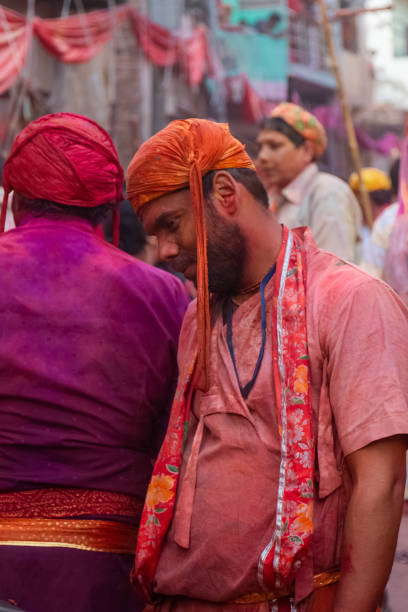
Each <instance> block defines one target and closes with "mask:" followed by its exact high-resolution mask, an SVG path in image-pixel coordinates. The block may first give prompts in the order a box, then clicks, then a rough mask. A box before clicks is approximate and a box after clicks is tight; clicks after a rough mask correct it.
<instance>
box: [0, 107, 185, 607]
mask: <svg viewBox="0 0 408 612" xmlns="http://www.w3.org/2000/svg"><path fill="white" fill-rule="evenodd" d="M3 186H4V189H5V193H6V197H5V199H4V202H3V209H2V213H3V214H2V221H3V222H4V219H5V212H6V210H7V196H8V194H9V192H11V191H13V204H12V208H13V212H14V217H15V221H16V225H17V228H16V229H14V230H11V231H9V232H6V233H4V234H2V235H1V236H0V269H1V282H2V291H1V292H0V311H1V343H0V575H1V579H0V600H10V601H12V602H16V604H17V605H19V606H21V608H22V609H24V610H29V611H30V612H55V611H56V610H58V612H67V611H68V610H70V611H73V610H75V612H112V611H113V610H120V611H121V612H130V611H132V612H135V611H137V610H141V608H142V602H141V600H140V599H139V598H138V597H137V595H136V594H135V592H134V589H133V588H132V587H131V585H130V582H129V572H130V569H131V566H132V563H133V554H132V552H133V549H134V546H135V544H136V535H137V527H138V524H139V521H140V516H141V510H142V506H143V498H144V495H145V492H146V488H147V484H148V481H149V478H150V475H151V471H152V465H153V461H154V458H155V456H156V454H157V451H158V449H159V447H160V443H161V440H162V437H163V435H164V432H165V428H166V425H167V420H168V413H169V409H170V405H171V402H172V398H173V392H174V390H175V384H176V379H177V365H176V348H177V341H178V334H179V329H180V327H181V320H182V317H183V315H184V310H185V308H186V305H187V298H186V296H185V293H184V289H183V287H182V285H181V283H180V282H179V281H178V280H177V279H176V278H174V277H172V276H170V275H168V274H166V273H164V272H161V271H160V270H156V269H154V268H152V267H150V266H148V265H147V264H144V263H142V262H139V261H137V260H136V259H134V258H133V257H130V256H129V255H127V254H125V253H123V252H122V251H119V249H117V248H114V247H113V246H111V245H109V244H108V243H107V242H106V241H104V240H103V239H101V238H100V237H99V236H98V234H97V231H96V229H97V226H98V224H99V223H100V222H101V221H102V219H103V218H104V217H105V216H106V214H108V213H109V212H111V211H112V209H113V210H115V203H117V202H119V201H120V200H122V199H123V194H122V189H123V170H122V168H121V166H120V164H119V160H118V157H117V153H116V150H115V147H114V145H113V142H112V140H111V139H110V137H109V135H108V134H107V133H106V132H105V130H103V129H102V128H101V127H99V126H98V125H97V124H96V123H94V122H93V121H91V120H89V119H87V118H86V117H81V116H78V115H70V114H66V113H61V114H56V115H48V116H46V117H42V118H40V119H38V120H37V121H34V122H32V123H31V124H29V125H28V126H27V127H26V128H25V129H24V130H23V131H22V132H21V134H19V135H18V136H17V138H16V140H15V142H14V144H13V147H12V150H11V153H10V156H9V157H8V159H7V162H6V164H5V167H4V171H3ZM3 227H4V225H3ZM115 237H116V239H117V238H118V236H117V234H116V236H115Z"/></svg>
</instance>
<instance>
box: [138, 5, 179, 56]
mask: <svg viewBox="0 0 408 612" xmlns="http://www.w3.org/2000/svg"><path fill="white" fill-rule="evenodd" d="M130 17H131V23H132V27H133V32H134V34H135V37H136V39H137V42H138V43H139V45H140V46H141V47H142V48H143V51H144V53H145V55H146V57H147V58H148V59H149V60H150V61H151V62H153V64H156V66H172V65H173V64H174V63H175V62H176V60H177V53H178V44H179V43H178V38H177V37H176V36H175V35H174V34H172V32H170V30H167V29H166V28H163V27H162V26H159V25H157V24H156V23H153V22H152V21H149V20H148V19H146V18H145V17H142V16H141V15H139V13H137V12H136V11H132V12H131V13H130Z"/></svg>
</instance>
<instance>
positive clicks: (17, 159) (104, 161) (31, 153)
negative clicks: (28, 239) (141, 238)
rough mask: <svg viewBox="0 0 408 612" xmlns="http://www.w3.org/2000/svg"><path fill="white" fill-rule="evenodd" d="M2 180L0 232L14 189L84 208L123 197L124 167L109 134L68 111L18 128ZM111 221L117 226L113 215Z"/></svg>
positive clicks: (89, 121)
mask: <svg viewBox="0 0 408 612" xmlns="http://www.w3.org/2000/svg"><path fill="white" fill-rule="evenodd" d="M2 184H3V187H4V201H3V207H2V211H1V218H0V231H4V220H5V215H6V209H7V200H8V195H9V193H10V192H11V191H13V190H14V191H15V192H16V193H19V194H21V195H22V196H24V197H26V198H28V199H34V200H48V201H51V202H57V203H59V204H65V205H67V206H78V207H85V208H90V207H94V206H99V205H101V204H114V203H117V202H120V201H121V200H123V170H122V167H121V165H120V163H119V159H118V156H117V153H116V149H115V146H114V144H113V142H112V140H111V138H110V136H109V134H108V133H107V132H106V131H105V130H104V129H103V128H101V127H100V126H99V125H98V124H97V123H95V122H94V121H91V119H88V118H87V117H83V116H81V115H73V114H71V113H56V114H53V115H45V116H44V117H41V118H40V119H37V120H36V121H32V122H31V123H30V124H29V125H28V126H27V127H26V128H24V130H22V132H21V133H20V134H19V135H18V136H17V138H16V139H15V141H14V143H13V146H12V148H11V151H10V155H9V157H8V159H7V161H6V163H5V165H4V170H3V177H2ZM114 221H115V223H114V225H115V226H116V228H117V227H118V221H119V218H118V215H117V214H116V215H115V219H114ZM115 238H116V240H118V231H117V230H116V236H115ZM114 242H115V240H114Z"/></svg>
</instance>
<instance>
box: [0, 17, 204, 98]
mask: <svg viewBox="0 0 408 612" xmlns="http://www.w3.org/2000/svg"><path fill="white" fill-rule="evenodd" d="M125 19H129V20H130V22H131V25H132V29H133V33H134V35H135V38H136V40H137V42H138V44H139V45H140V46H141V47H142V49H143V52H144V54H145V55H146V57H147V58H148V59H149V60H150V61H151V62H152V63H154V64H155V65H157V66H172V65H175V64H179V65H180V66H181V68H182V70H183V71H184V72H185V73H186V79H187V82H188V83H189V85H198V84H199V83H201V81H202V80H203V78H204V76H205V75H206V74H212V73H213V65H214V62H213V60H212V57H211V53H210V48H209V44H208V39H207V32H206V28H205V27H204V26H200V27H198V28H197V29H196V30H195V31H194V32H193V33H192V34H191V36H188V37H185V36H180V35H176V34H174V33H173V32H171V31H170V30H167V29H166V28H163V27H162V26H159V25H157V24H156V23H153V22H152V21H149V20H148V19H146V18H145V17H142V16H141V15H139V14H138V12H137V11H135V10H134V9H132V8H130V7H128V6H123V7H117V8H115V9H109V10H108V9H105V10H98V11H91V12H89V13H79V14H76V15H69V16H68V17H61V18H59V19H41V18H39V17H36V18H35V19H34V21H33V22H32V24H31V25H32V27H31V25H30V22H29V20H27V19H26V18H25V17H23V16H22V15H19V14H18V13H16V12H15V11H12V10H10V9H7V8H5V7H0V94H2V93H4V92H5V91H7V89H9V88H10V87H11V86H12V85H13V83H14V81H15V80H16V79H17V77H18V75H19V74H20V72H21V70H22V68H23V66H24V64H25V60H26V55H27V51H28V47H29V40H30V37H31V32H32V33H33V35H34V36H37V37H38V39H39V40H40V42H41V44H42V45H43V46H44V47H45V49H46V50H47V51H48V52H49V53H50V54H51V55H53V56H54V57H56V58H57V59H58V60H59V61H61V62H66V63H82V62H87V61H89V60H91V59H92V58H93V57H95V56H96V55H97V54H98V53H99V52H100V50H101V49H102V47H103V46H104V45H106V44H107V43H108V42H109V40H110V38H111V36H112V33H113V31H114V29H115V28H116V27H117V26H118V25H119V24H120V23H122V22H123V21H124V20H125Z"/></svg>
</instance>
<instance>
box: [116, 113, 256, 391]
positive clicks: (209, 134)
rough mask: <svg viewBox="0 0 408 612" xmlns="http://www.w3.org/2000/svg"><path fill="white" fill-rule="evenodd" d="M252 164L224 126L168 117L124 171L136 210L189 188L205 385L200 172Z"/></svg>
mask: <svg viewBox="0 0 408 612" xmlns="http://www.w3.org/2000/svg"><path fill="white" fill-rule="evenodd" d="M226 168H250V169H252V170H255V167H254V165H253V163H252V161H251V159H250V157H249V156H248V154H247V153H246V151H245V146H244V145H243V144H242V143H240V142H239V140H237V139H236V138H234V137H233V136H232V134H231V133H230V131H229V128H228V125H227V124H223V123H214V122H213V121H207V120H205V119H184V120H178V121H172V122H171V123H170V124H169V125H168V126H167V127H166V128H164V129H163V130H161V131H160V132H158V133H157V134H155V135H154V136H152V138H150V139H149V140H147V141H146V142H145V143H144V144H143V145H142V146H141V147H140V149H139V150H138V151H137V153H136V154H135V156H134V157H133V159H132V161H131V162H130V165H129V168H128V170H127V196H128V199H129V200H130V202H131V204H132V205H133V207H134V208H135V210H136V212H138V211H140V209H141V208H142V206H144V205H145V204H147V203H148V202H150V201H152V200H154V199H156V198H159V197H161V196H163V195H166V194H167V193H171V192H173V191H177V190H178V189H183V188H187V187H189V188H190V193H191V201H192V206H193V210H194V216H195V223H196V234H197V290H198V295H197V322H198V342H199V355H198V367H199V372H200V373H202V374H203V376H204V377H203V379H202V380H201V381H200V386H201V387H202V388H207V385H208V367H207V365H208V360H209V351H210V305H209V292H208V270H207V232H206V227H205V219H204V204H205V202H204V196H203V188H202V177H203V176H204V175H205V174H206V173H207V172H210V171H211V170H222V169H226Z"/></svg>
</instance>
